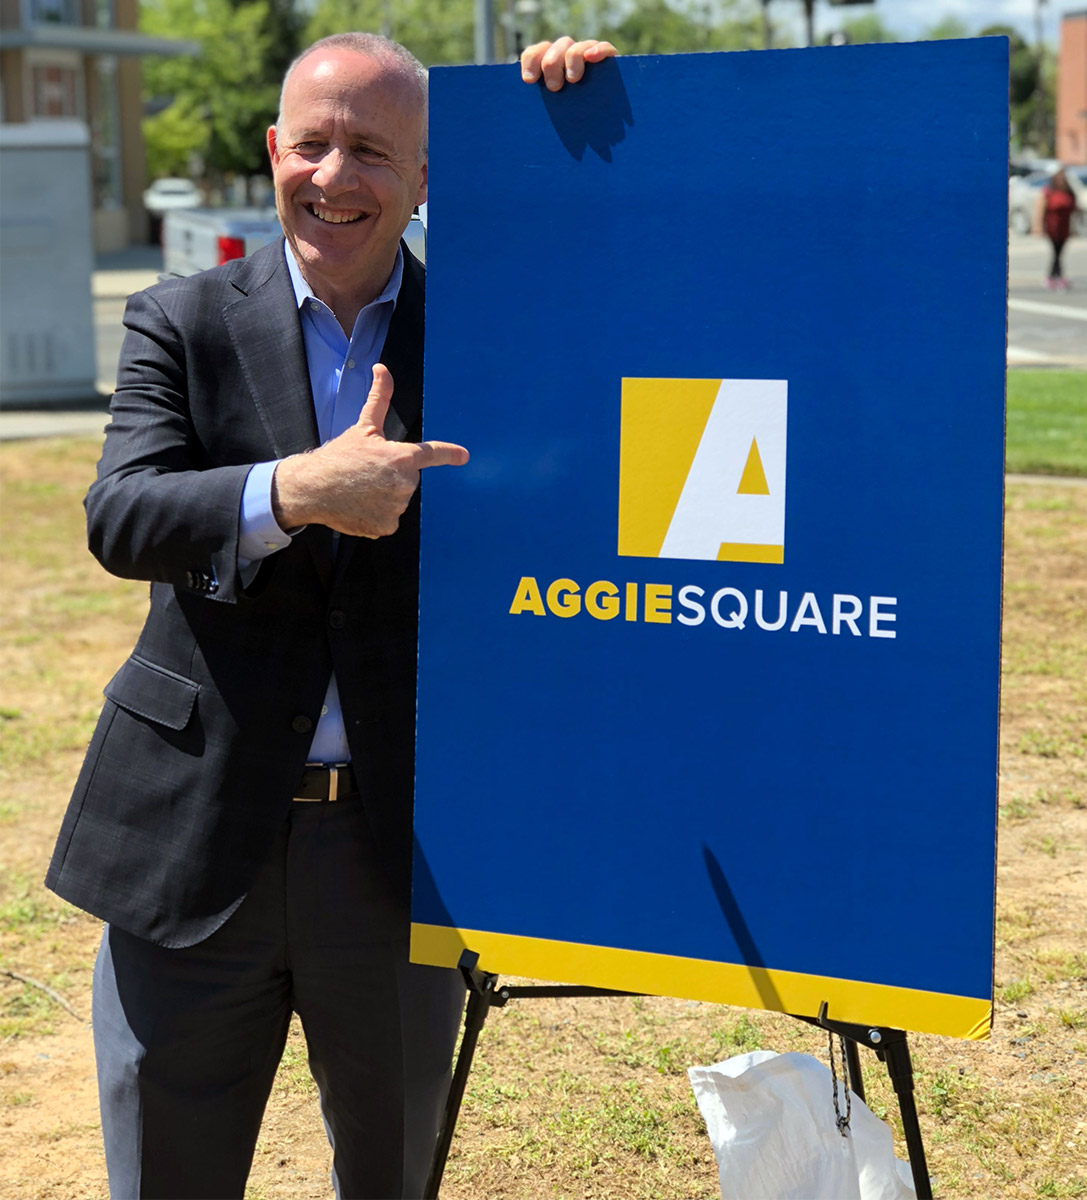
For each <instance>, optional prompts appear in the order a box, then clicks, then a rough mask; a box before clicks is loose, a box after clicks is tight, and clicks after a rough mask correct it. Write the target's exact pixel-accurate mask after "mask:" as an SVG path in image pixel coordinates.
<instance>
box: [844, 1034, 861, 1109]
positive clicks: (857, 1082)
mask: <svg viewBox="0 0 1087 1200" xmlns="http://www.w3.org/2000/svg"><path fill="white" fill-rule="evenodd" d="M845 1069H846V1073H847V1074H848V1076H849V1087H850V1090H851V1091H852V1092H853V1095H854V1096H856V1097H857V1099H858V1100H861V1101H863V1100H864V1075H863V1074H862V1072H861V1053H860V1051H859V1050H858V1049H857V1043H856V1042H855V1041H853V1039H852V1038H846V1039H845Z"/></svg>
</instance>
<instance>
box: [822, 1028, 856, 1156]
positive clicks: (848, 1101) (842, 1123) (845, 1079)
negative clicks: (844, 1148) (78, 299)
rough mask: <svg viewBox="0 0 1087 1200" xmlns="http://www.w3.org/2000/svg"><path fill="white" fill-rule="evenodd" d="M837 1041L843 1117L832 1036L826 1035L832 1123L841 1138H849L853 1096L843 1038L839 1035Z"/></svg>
mask: <svg viewBox="0 0 1087 1200" xmlns="http://www.w3.org/2000/svg"><path fill="white" fill-rule="evenodd" d="M838 1041H839V1043H840V1044H841V1053H842V1086H843V1087H844V1088H845V1116H844V1117H843V1116H842V1110H841V1107H840V1106H839V1104H838V1071H837V1069H836V1067H835V1065H834V1034H833V1033H830V1032H828V1033H827V1043H828V1048H829V1050H830V1083H831V1088H832V1089H833V1092H834V1123H835V1124H836V1125H837V1126H838V1132H839V1133H840V1134H841V1135H842V1137H848V1136H849V1132H850V1130H849V1118H850V1117H851V1116H852V1113H853V1094H852V1092H851V1091H850V1090H849V1073H848V1070H847V1068H846V1055H845V1038H844V1037H842V1035H841V1034H839V1035H838Z"/></svg>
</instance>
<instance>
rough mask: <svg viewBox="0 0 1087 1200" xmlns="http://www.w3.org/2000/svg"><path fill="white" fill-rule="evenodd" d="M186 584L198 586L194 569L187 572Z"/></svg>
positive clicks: (187, 585)
mask: <svg viewBox="0 0 1087 1200" xmlns="http://www.w3.org/2000/svg"><path fill="white" fill-rule="evenodd" d="M185 586H186V587H196V576H195V575H194V574H193V573H192V571H186V572H185Z"/></svg>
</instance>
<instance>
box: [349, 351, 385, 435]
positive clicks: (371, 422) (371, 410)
mask: <svg viewBox="0 0 1087 1200" xmlns="http://www.w3.org/2000/svg"><path fill="white" fill-rule="evenodd" d="M392 398H393V377H392V375H391V373H390V372H389V368H388V367H386V366H385V365H384V364H383V363H374V382H373V383H372V384H371V385H370V392H369V395H368V396H367V397H366V403H365V404H364V405H363V406H362V412H360V413H359V419H358V422H357V424H359V425H361V426H363V427H364V428H366V427H368V428H369V429H372V430H373V431H374V432H375V433H379V434H381V435H382V437H384V436H385V418H386V416H387V415H388V412H389V401H390V400H391V399H392Z"/></svg>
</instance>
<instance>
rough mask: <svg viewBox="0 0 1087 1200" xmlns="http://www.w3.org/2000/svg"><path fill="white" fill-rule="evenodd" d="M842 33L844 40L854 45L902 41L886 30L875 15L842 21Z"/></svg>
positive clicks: (896, 35)
mask: <svg viewBox="0 0 1087 1200" xmlns="http://www.w3.org/2000/svg"><path fill="white" fill-rule="evenodd" d="M842 33H844V34H845V36H846V40H847V41H848V42H850V43H851V44H854V45H859V44H861V43H867V42H900V41H902V39H901V38H900V37H899V36H898V34H897V33H894V32H892V31H891V30H890V29H888V28H887V26H886V25H884V24H883V22H882V21H881V20H880V18H879V17H877V16H876V14H875V13H865V14H864V16H861V17H854V18H853V19H852V20H850V21H843V22H842Z"/></svg>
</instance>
